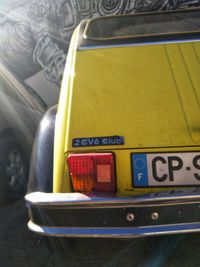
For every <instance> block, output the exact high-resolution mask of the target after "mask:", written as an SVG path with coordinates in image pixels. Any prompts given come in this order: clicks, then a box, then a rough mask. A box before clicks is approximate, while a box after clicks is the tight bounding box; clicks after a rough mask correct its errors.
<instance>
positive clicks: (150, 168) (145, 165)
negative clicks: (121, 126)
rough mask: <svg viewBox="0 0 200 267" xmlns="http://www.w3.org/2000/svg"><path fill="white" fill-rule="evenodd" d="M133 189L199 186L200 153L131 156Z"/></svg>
mask: <svg viewBox="0 0 200 267" xmlns="http://www.w3.org/2000/svg"><path fill="white" fill-rule="evenodd" d="M131 160H132V170H133V172H132V175H133V186H134V187H163V186H167V187H170V186H196V185H200V152H181V153H149V154H145V153H141V154H132V155H131Z"/></svg>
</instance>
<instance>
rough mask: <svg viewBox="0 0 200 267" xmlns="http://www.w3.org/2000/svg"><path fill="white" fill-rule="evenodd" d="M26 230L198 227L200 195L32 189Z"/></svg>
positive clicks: (85, 233) (117, 231) (160, 231)
mask: <svg viewBox="0 0 200 267" xmlns="http://www.w3.org/2000/svg"><path fill="white" fill-rule="evenodd" d="M25 199H26V203H27V207H28V210H29V216H30V221H29V223H28V227H29V229H30V230H32V231H34V232H36V233H38V234H42V235H48V236H59V237H106V238H109V237H110V238H135V237H143V236H153V235H164V234H176V233H190V232H199V231H200V194H199V192H192V191H183V192H180V191H179V192H178V193H176V192H175V193H170V192H168V193H166V192H165V193H160V194H159V195H158V194H155V195H154V194H152V195H147V196H139V197H129V198H127V197H126V198H117V197H105V196H104V197H102V196H87V195H85V194H81V193H62V194H57V193H56V194H54V193H40V192H36V193H30V194H28V195H26V197H25Z"/></svg>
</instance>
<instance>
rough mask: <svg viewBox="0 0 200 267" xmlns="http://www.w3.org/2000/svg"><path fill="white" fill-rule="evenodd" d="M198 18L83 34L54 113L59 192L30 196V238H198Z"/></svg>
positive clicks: (108, 26)
mask: <svg viewBox="0 0 200 267" xmlns="http://www.w3.org/2000/svg"><path fill="white" fill-rule="evenodd" d="M199 15H200V11H199V10H198V9H197V10H191V11H179V12H168V13H152V14H138V15H131V16H121V17H108V18H102V19H95V20H92V21H84V22H83V23H82V24H81V25H80V26H79V28H77V30H76V32H75V33H74V37H73V40H72V44H71V48H70V52H69V55H68V61H67V65H66V70H65V74H64V79H63V84H62V89H61V95H60V101H59V105H58V111H57V114H56V123H55V138H54V159H53V164H54V165H53V166H54V173H53V182H52V183H53V184H52V185H53V192H52V193H45V192H32V193H30V194H28V195H27V196H26V199H27V203H28V204H29V208H30V214H31V221H30V223H29V227H30V228H31V230H33V231H36V232H39V233H41V234H47V235H56V236H76V237H77V236H84V237H85V236H93V237H94V236H95V237H96V236H98V237H135V236H143V235H156V234H168V233H175V232H177V231H178V232H188V231H189V232H191V231H199V229H200V228H199V226H200V225H199V217H200V214H199V211H198V210H199V200H200V199H199V193H198V186H199V184H200V132H199V113H200V112H199V101H200V91H199V89H200V88H199V87H200V80H199V70H200V64H199V60H200V42H199V37H200V32H199V31H200V20H199ZM38 191H39V190H38Z"/></svg>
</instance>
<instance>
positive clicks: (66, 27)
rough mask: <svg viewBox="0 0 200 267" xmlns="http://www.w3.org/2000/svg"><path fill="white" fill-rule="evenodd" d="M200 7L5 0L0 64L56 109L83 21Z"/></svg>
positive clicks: (175, 2)
mask: <svg viewBox="0 0 200 267" xmlns="http://www.w3.org/2000/svg"><path fill="white" fill-rule="evenodd" d="M199 5H200V0H1V2H0V61H1V63H3V64H4V65H5V66H6V68H7V69H8V70H9V71H11V72H12V73H13V74H15V76H16V77H17V78H18V79H20V80H22V81H24V83H25V84H26V83H27V84H28V85H29V86H31V87H33V89H34V90H35V91H36V92H37V93H38V94H41V97H42V98H44V100H45V101H46V102H47V104H48V105H53V104H54V103H56V102H57V98H58V94H59V86H60V83H61V79H62V73H63V69H64V65H65V60H66V54H67V50H68V45H69V42H70V38H71V35H72V32H73V30H74V28H75V27H76V25H77V24H78V23H79V22H80V21H81V20H82V19H85V18H91V17H97V16H105V15H112V14H130V13H135V12H146V11H157V10H170V9H176V8H185V7H191V6H199ZM48 90H50V91H52V92H53V93H51V94H49V92H47V91H48ZM48 98H51V99H48Z"/></svg>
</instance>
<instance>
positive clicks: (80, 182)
mask: <svg viewBox="0 0 200 267" xmlns="http://www.w3.org/2000/svg"><path fill="white" fill-rule="evenodd" d="M67 162H68V166H69V172H70V175H71V178H72V184H73V187H74V191H78V192H91V191H96V192H115V189H116V185H115V170H114V156H113V154H112V153H98V154H97V153H87V154H70V155H69V156H68V158H67Z"/></svg>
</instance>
